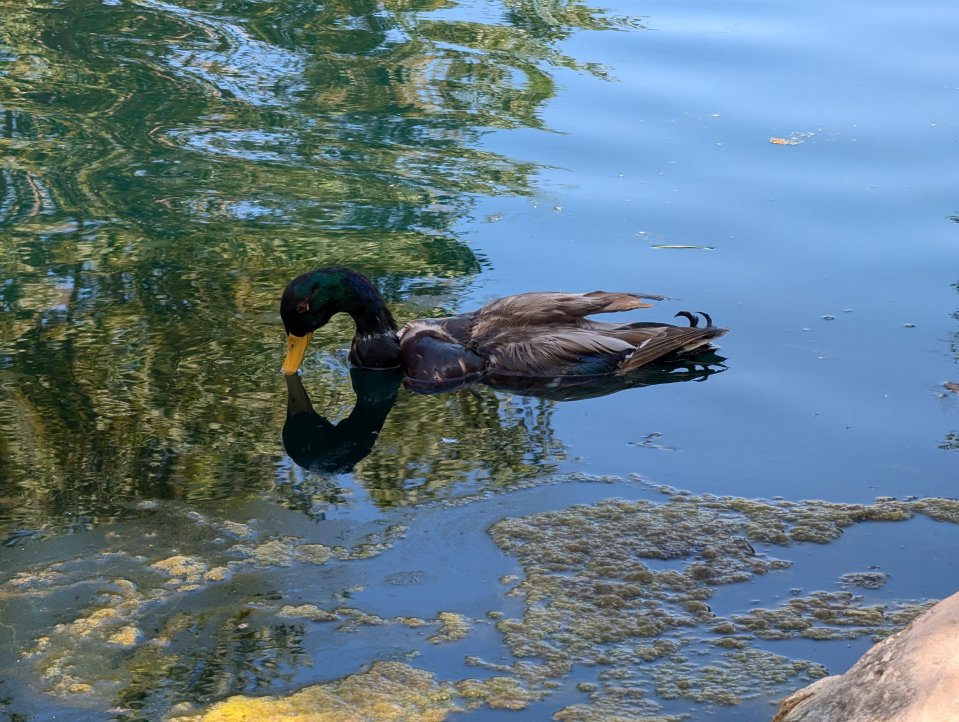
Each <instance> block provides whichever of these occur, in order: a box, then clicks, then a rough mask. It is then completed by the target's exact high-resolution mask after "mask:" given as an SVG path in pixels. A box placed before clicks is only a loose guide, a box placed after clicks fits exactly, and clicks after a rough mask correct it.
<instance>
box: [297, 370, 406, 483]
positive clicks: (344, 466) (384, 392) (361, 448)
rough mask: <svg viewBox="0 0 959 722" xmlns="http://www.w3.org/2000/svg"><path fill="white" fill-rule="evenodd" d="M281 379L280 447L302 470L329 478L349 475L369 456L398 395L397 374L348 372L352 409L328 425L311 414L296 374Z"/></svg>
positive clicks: (305, 394)
mask: <svg viewBox="0 0 959 722" xmlns="http://www.w3.org/2000/svg"><path fill="white" fill-rule="evenodd" d="M284 378H285V379H286V391H287V397H286V423H284V424H283V446H284V448H285V449H286V453H287V454H288V455H289V456H290V458H291V459H293V462H294V463H296V464H297V465H299V466H302V467H303V468H304V469H309V470H311V471H321V472H326V473H331V474H338V473H346V472H349V471H352V470H353V467H354V466H356V464H358V463H359V462H360V461H362V460H363V459H365V458H366V457H367V456H369V453H370V452H371V451H372V450H373V445H374V444H375V443H376V438H377V436H379V433H380V429H382V428H383V424H384V423H385V422H386V417H387V416H389V413H390V410H391V409H392V408H393V404H394V403H396V392H397V390H398V389H399V386H400V381H401V380H402V374H401V373H400V372H399V370H398V369H394V370H386V371H381V370H375V369H359V368H352V369H350V381H352V383H353V392H354V393H355V394H356V404H355V405H354V406H353V410H352V411H351V412H350V415H349V416H347V417H346V418H345V419H342V420H341V421H339V422H338V423H336V424H334V423H332V422H331V421H330V420H329V419H327V418H326V417H325V416H320V415H319V414H318V413H316V411H315V410H314V409H313V404H312V403H310V397H309V395H308V394H307V393H306V389H305V388H304V387H303V382H302V381H301V380H300V377H299V375H298V374H291V375H289V376H285V377H284Z"/></svg>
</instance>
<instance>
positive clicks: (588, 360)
mask: <svg viewBox="0 0 959 722" xmlns="http://www.w3.org/2000/svg"><path fill="white" fill-rule="evenodd" d="M725 332H726V329H724V328H719V327H717V326H708V327H704V328H696V327H685V326H673V325H671V324H662V323H633V324H625V325H619V324H611V323H610V324H607V323H597V322H594V321H586V322H585V323H584V324H583V325H581V326H573V327H566V328H558V329H556V328H550V329H544V328H522V327H519V328H516V327H514V328H503V329H501V331H500V333H498V334H497V335H496V336H494V337H492V338H489V339H488V340H487V342H486V343H485V344H483V345H482V346H481V347H479V348H478V350H479V352H480V353H481V354H482V355H483V356H485V357H486V358H487V359H488V361H489V366H490V371H491V372H494V373H498V374H504V375H519V376H537V377H542V376H566V375H584V376H585V375H599V374H608V373H614V372H615V373H626V372H629V371H631V370H633V369H636V368H639V367H640V366H644V365H646V364H648V363H650V362H652V361H656V360H657V359H663V358H670V357H675V356H682V355H684V354H689V353H693V352H696V351H697V350H705V348H707V347H709V346H710V341H711V340H712V339H714V338H717V337H719V336H721V335H723V334H724V333H725Z"/></svg>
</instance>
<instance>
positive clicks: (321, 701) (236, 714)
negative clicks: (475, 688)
mask: <svg viewBox="0 0 959 722" xmlns="http://www.w3.org/2000/svg"><path fill="white" fill-rule="evenodd" d="M456 709H457V707H456V706H455V705H454V703H453V691H452V688H451V686H450V685H449V684H446V683H438V682H437V681H436V679H435V678H434V676H433V675H432V674H431V673H429V672H426V671H423V670H420V669H415V668H414V667H410V666H409V665H407V664H403V663H401V662H377V663H375V664H373V666H372V667H370V669H369V671H366V672H361V673H359V674H352V675H350V676H348V677H344V678H343V679H340V680H335V681H333V682H329V683H327V684H317V685H313V686H311V687H307V688H305V689H302V690H300V691H299V692H295V693H293V694H291V695H288V696H285V697H243V696H237V697H230V698H229V699H227V700H224V701H223V702H219V703H217V704H214V705H213V706H212V707H211V708H210V709H209V710H207V711H205V712H202V713H198V714H193V715H181V716H176V717H171V718H169V722H246V721H247V720H250V721H253V720H255V721H256V722H260V721H261V720H270V721H271V722H332V721H333V720H336V722H442V720H445V719H446V718H447V717H448V715H449V713H450V712H452V711H454V710H456Z"/></svg>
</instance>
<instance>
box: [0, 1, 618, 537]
mask: <svg viewBox="0 0 959 722" xmlns="http://www.w3.org/2000/svg"><path fill="white" fill-rule="evenodd" d="M0 13H2V16H3V18H4V20H3V23H2V24H0V146H2V148H3V161H2V164H0V264H2V267H3V282H2V284H0V344H2V346H0V487H2V488H0V499H2V502H0V504H2V505H0V528H5V529H10V528H17V527H20V528H41V527H62V526H64V525H69V524H72V523H78V524H84V523H88V522H91V521H96V520H97V519H103V518H109V517H112V516H115V515H117V514H119V513H121V512H122V510H123V509H125V508H126V507H127V506H128V505H129V503H130V502H131V501H135V500H137V499H139V498H141V497H148V498H150V497H164V498H191V499H196V498H204V497H216V496H225V495H229V494H235V493H239V490H241V489H243V488H245V487H249V488H252V489H261V488H264V487H265V486H267V485H268V484H269V483H270V482H271V480H272V479H273V478H274V476H275V474H276V466H277V463H278V460H279V459H280V454H281V452H280V450H279V449H278V436H279V430H280V428H281V426H282V422H283V417H284V411H285V410H284V405H283V391H282V381H281V380H280V379H279V377H278V376H277V375H276V368H277V365H278V363H279V352H280V348H279V337H280V332H279V325H278V323H277V319H276V315H275V310H274V309H275V305H276V297H277V294H278V293H279V289H280V288H281V287H282V284H283V283H284V282H285V280H286V279H287V277H288V276H289V275H291V273H292V272H294V271H299V270H302V269H303V268H305V267H308V266H310V265H311V264H313V263H314V262H316V261H318V260H322V261H323V262H327V263H328V262H334V261H339V262H347V263H350V264H351V265H354V266H356V267H359V268H361V269H363V270H364V271H365V272H367V273H369V274H371V275H372V276H373V277H374V278H375V280H376V282H377V283H378V284H379V285H380V287H381V288H383V289H385V291H386V294H387V297H388V298H389V300H390V301H391V303H393V304H394V305H397V315H398V317H399V318H401V319H402V318H405V317H407V316H409V315H412V313H411V312H408V311H407V309H408V307H404V304H405V303H412V304H413V305H415V306H416V308H417V311H416V313H417V315H423V313H424V310H423V309H424V308H425V309H426V313H446V312H449V311H451V310H453V309H454V306H455V298H456V297H457V291H458V289H460V288H461V287H462V286H461V284H462V283H465V282H468V281H469V279H470V278H471V277H472V276H474V275H475V274H476V273H477V272H478V271H479V270H480V268H481V266H482V263H483V259H482V258H480V257H477V255H476V254H474V252H473V251H472V250H471V249H470V248H469V247H468V246H466V245H465V244H463V243H462V242H460V241H458V240H457V239H456V238H454V237H453V235H452V234H451V231H450V229H451V227H452V224H453V223H455V222H456V221H457V220H459V219H461V218H462V217H463V216H464V214H465V213H466V212H467V211H468V209H469V208H470V206H471V203H472V199H474V198H475V197H477V196H479V195H489V194H520V195H523V194H529V193H531V186H532V183H533V180H534V178H535V174H536V167H535V166H534V165H533V164H530V163H524V162H522V161H519V160H516V159H511V158H507V157H503V156H501V155H497V154H496V153H492V152H490V151H488V150H484V149H483V148H482V147H481V143H480V140H481V138H482V136H483V133H484V132H486V131H487V130H488V129H491V128H497V129H510V128H520V127H525V128H530V127H534V128H535V127H541V126H542V121H541V119H540V118H539V115H538V113H539V112H540V109H541V108H542V107H543V104H544V103H545V102H546V101H547V100H549V99H550V98H551V97H552V95H553V94H554V91H555V89H554V81H553V77H552V74H553V71H554V69H555V68H557V67H568V68H574V69H577V70H581V71H584V72H591V73H594V74H596V75H597V76H600V77H602V76H603V74H604V70H603V69H602V68H600V67H594V66H588V65H585V66H584V65H582V64H580V63H578V62H577V61H575V60H574V59H572V58H570V57H567V56H565V55H563V54H562V52H560V51H559V50H558V47H557V44H558V41H560V40H562V39H564V38H566V37H568V36H570V35H571V34H572V33H574V32H576V31H578V30H582V29H594V28H610V27H617V26H622V27H627V26H629V25H632V24H634V23H632V21H626V20H618V19H614V18H609V17H607V16H605V15H604V14H603V13H602V12H600V11H597V10H594V9H591V8H589V7H587V6H586V5H584V4H582V3H578V2H565V1H560V0H556V1H552V2H550V1H546V2H538V1H533V0H527V1H523V2H505V3H504V4H503V5H502V6H499V5H495V4H490V5H489V6H487V7H485V8H484V10H483V13H482V16H477V11H476V10H475V9H474V10H468V9H467V8H464V7H462V6H459V5H458V4H457V3H455V2H443V1H431V0H424V1H419V0H393V1H391V2H385V3H376V2H372V1H365V0H340V1H338V2H331V3H327V4H324V5H322V6H318V5H317V4H316V3H314V2H295V1H293V2H282V3H279V2H249V1H227V2H223V1H220V0H217V1H216V2H213V1H212V0H210V1H203V0H193V1H191V2H183V3H179V4H177V3H173V2H163V1H161V0H132V1H131V2H124V3H118V2H103V1H102V0H65V1H64V2H60V3H57V4H51V3H46V2H30V1H29V0H27V1H24V0H0ZM348 336H349V331H348V329H347V327H346V326H345V325H342V326H334V329H333V332H331V333H330V334H328V335H327V338H328V339H331V340H330V341H329V345H328V348H329V349H333V348H336V347H338V346H342V345H345V344H346V342H347V339H348ZM328 358H330V359H333V358H334V357H328ZM332 368H333V369H334V373H331V374H330V376H331V378H329V379H318V380H317V379H312V380H311V392H312V394H313V396H314V403H316V402H317V399H320V400H321V401H322V403H323V404H324V409H326V410H327V411H329V412H330V413H331V415H335V413H334V412H335V411H336V410H338V409H339V410H343V411H345V410H347V407H348V404H349V403H350V400H351V394H350V389H349V383H348V382H346V371H345V368H343V365H342V363H339V362H335V363H332ZM404 398H405V400H401V402H400V403H399V405H398V407H397V408H396V409H395V410H394V412H393V414H392V416H391V418H390V421H389V423H388V424H387V427H386V429H385V430H384V434H385V438H384V439H383V440H382V443H383V445H384V446H386V447H388V448H393V449H401V450H402V454H403V455H404V464H405V467H404V468H406V469H407V471H406V472H404V475H405V476H406V477H407V478H409V477H413V476H416V475H417V474H423V475H425V474H427V473H429V474H433V473H440V472H442V474H443V478H444V480H445V482H447V483H452V482H455V481H457V480H462V479H465V478H468V477H470V478H473V477H478V478H488V479H490V480H496V481H505V480H506V479H507V478H512V477H514V476H516V475H520V476H522V475H523V474H524V473H526V474H529V473H533V472H534V471H536V472H543V471H548V470H549V459H550V458H551V457H552V456H553V455H554V454H555V453H556V452H557V449H558V448H559V444H558V443H557V442H556V441H555V440H553V439H552V438H551V432H550V430H549V413H550V404H549V403H548V402H543V401H530V400H523V399H518V400H504V399H503V398H502V397H498V396H494V395H491V394H487V395H485V396H482V397H476V396H470V395H454V396H451V397H449V398H446V399H441V400H440V399H416V398H409V397H404ZM425 406H428V407H429V408H428V409H426V408H424V407H425ZM274 430H275V433H274ZM453 434H455V435H456V436H457V437H458V442H459V443H458V444H457V451H456V454H455V456H456V458H454V459H451V458H449V457H450V454H445V455H444V454H439V455H437V449H438V447H437V444H440V443H441V442H440V441H439V439H441V438H442V437H443V436H450V435H453ZM494 448H495V450H496V451H495V453H492V449H494ZM444 459H445V460H444ZM282 473H285V472H282V471H281V474H282ZM389 474H392V475H395V472H393V471H391V470H390V464H389V463H388V462H387V461H386V459H385V458H381V459H379V460H378V459H377V456H376V454H375V453H374V455H373V456H371V457H370V459H368V460H367V462H365V466H364V478H368V479H371V480H373V481H372V483H373V484H374V485H376V484H377V482H376V481H375V480H376V479H377V478H379V477H380V476H382V475H389ZM381 486H382V487H383V488H387V487H390V485H389V484H382V485H381ZM391 488H395V485H393V486H392V487H391ZM393 496H396V497H399V496H402V494H400V493H399V492H397V493H396V494H393ZM381 501H383V503H397V502H400V501H402V499H399V498H393V499H390V500H387V499H381Z"/></svg>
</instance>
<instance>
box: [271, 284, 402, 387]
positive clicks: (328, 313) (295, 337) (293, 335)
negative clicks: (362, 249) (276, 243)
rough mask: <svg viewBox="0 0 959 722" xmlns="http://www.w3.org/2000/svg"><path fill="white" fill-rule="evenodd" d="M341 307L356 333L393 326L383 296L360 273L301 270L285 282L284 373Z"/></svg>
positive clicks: (392, 328) (292, 368)
mask: <svg viewBox="0 0 959 722" xmlns="http://www.w3.org/2000/svg"><path fill="white" fill-rule="evenodd" d="M341 311H343V312H345V313H348V314H350V315H351V316H352V317H353V320H354V321H355V322H356V328H357V334H358V335H360V334H364V335H365V334H373V333H377V332H380V331H383V330H388V331H389V332H391V333H393V332H395V330H396V324H395V322H394V321H393V317H392V316H391V315H390V312H389V310H388V309H387V308H386V304H385V302H384V301H383V297H382V296H381V295H380V292H379V291H377V290H376V287H375V286H374V285H373V284H372V283H371V282H370V280H369V279H368V278H367V277H366V276H364V275H363V274H361V273H357V272H356V271H353V270H350V269H349V268H339V267H334V268H317V269H316V270H313V271H310V272H309V273H304V274H303V275H302V276H297V277H296V278H294V279H293V280H292V281H290V282H289V283H288V284H287V286H286V290H284V291H283V298H282V299H281V300H280V316H281V317H282V319H283V325H284V326H285V327H286V338H287V343H286V360H285V361H284V362H283V373H284V374H287V375H289V374H295V373H296V372H297V370H299V368H300V364H302V363H303V357H304V356H305V355H306V349H307V346H308V345H309V343H310V339H311V338H312V336H313V332H314V331H316V329H318V328H320V327H321V326H325V325H326V324H327V323H328V322H329V320H330V318H332V317H333V315H334V314H336V313H339V312H341ZM394 336H395V334H394Z"/></svg>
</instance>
